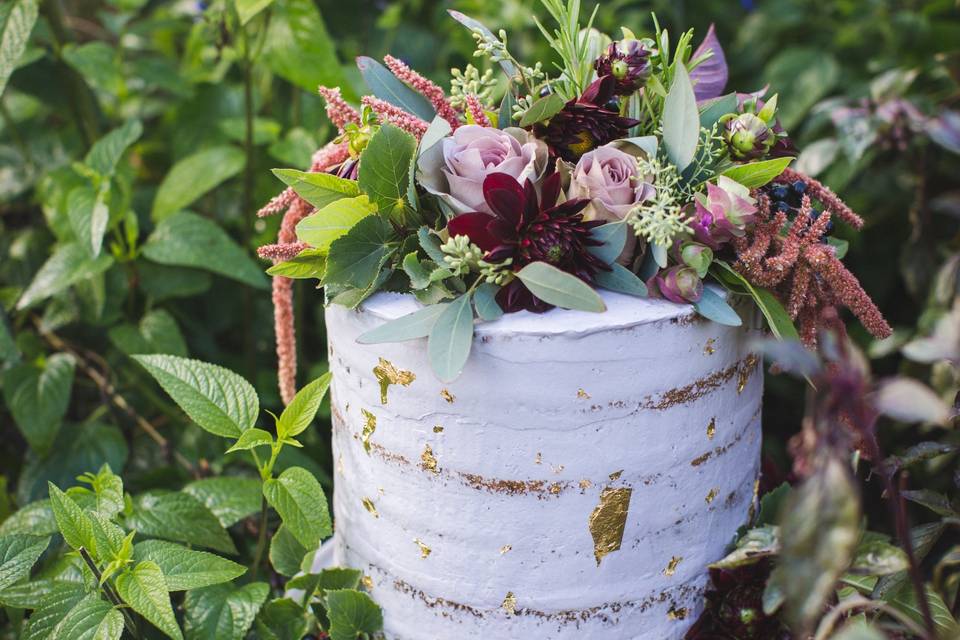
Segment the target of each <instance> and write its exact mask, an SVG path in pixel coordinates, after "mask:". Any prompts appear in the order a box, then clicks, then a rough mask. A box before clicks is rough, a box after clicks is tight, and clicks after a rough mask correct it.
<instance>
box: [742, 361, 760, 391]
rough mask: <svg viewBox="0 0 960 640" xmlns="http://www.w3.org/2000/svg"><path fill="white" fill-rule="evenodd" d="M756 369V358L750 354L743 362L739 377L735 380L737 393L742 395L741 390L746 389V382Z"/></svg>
mask: <svg viewBox="0 0 960 640" xmlns="http://www.w3.org/2000/svg"><path fill="white" fill-rule="evenodd" d="M756 368H757V356H756V354H753V353H751V354H750V355H749V356H747V358H746V359H745V360H744V361H743V366H742V367H741V368H740V376H739V378H738V379H737V393H743V390H744V389H745V388H746V387H747V381H748V380H750V376H751V375H753V370H754V369H756Z"/></svg>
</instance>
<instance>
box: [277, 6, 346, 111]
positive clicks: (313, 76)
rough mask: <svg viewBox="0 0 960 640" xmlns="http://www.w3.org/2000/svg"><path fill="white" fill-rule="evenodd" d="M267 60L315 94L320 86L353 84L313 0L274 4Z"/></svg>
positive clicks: (288, 79)
mask: <svg viewBox="0 0 960 640" xmlns="http://www.w3.org/2000/svg"><path fill="white" fill-rule="evenodd" d="M272 11H273V15H272V16H271V18H270V27H269V29H268V30H267V37H266V47H265V51H264V54H263V59H264V61H265V62H266V64H267V66H268V67H269V68H270V70H271V71H273V73H275V74H277V75H278V76H280V77H281V78H283V79H284V80H286V81H287V82H290V83H292V84H295V85H297V86H298V87H300V88H301V89H304V90H305V91H308V92H309V93H310V94H314V95H315V93H316V91H317V87H318V86H320V85H323V86H326V87H344V93H345V94H346V97H347V98H348V99H350V98H351V97H352V93H353V92H352V91H351V90H350V88H349V87H350V85H349V83H348V82H347V81H346V78H345V77H344V73H343V70H342V68H341V65H340V61H339V60H338V59H337V51H336V44H335V43H336V40H335V39H334V38H331V37H330V34H329V32H328V31H327V26H326V24H325V23H324V20H323V17H322V16H321V14H320V12H319V11H318V9H317V5H316V4H315V3H313V2H311V1H310V0H286V1H285V2H281V3H277V4H275V5H274V6H273V9H272Z"/></svg>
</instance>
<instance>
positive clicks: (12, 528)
mask: <svg viewBox="0 0 960 640" xmlns="http://www.w3.org/2000/svg"><path fill="white" fill-rule="evenodd" d="M18 533H26V534H30V535H38V536H41V535H42V536H46V535H53V534H54V533H57V520H56V518H54V516H53V509H52V508H51V506H50V500H37V501H36V502H31V503H30V504H28V505H26V506H24V507H22V508H20V509H19V510H17V511H15V512H14V513H12V514H11V515H10V516H9V517H8V518H7V519H6V520H4V521H3V523H0V536H10V535H14V534H18Z"/></svg>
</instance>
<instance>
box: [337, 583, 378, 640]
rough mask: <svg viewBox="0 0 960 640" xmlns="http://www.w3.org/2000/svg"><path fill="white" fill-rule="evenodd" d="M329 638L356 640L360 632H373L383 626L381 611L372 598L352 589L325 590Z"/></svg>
mask: <svg viewBox="0 0 960 640" xmlns="http://www.w3.org/2000/svg"><path fill="white" fill-rule="evenodd" d="M326 602H327V616H329V618H330V640H356V638H357V635H358V634H361V633H365V634H373V633H376V632H377V631H380V630H381V628H382V627H383V612H381V611H380V607H378V606H377V604H376V603H375V602H374V601H373V599H372V598H371V597H370V596H368V595H367V594H365V593H362V592H360V591H354V590H353V589H338V590H333V591H327V594H326Z"/></svg>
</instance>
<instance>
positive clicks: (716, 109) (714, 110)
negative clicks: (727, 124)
mask: <svg viewBox="0 0 960 640" xmlns="http://www.w3.org/2000/svg"><path fill="white" fill-rule="evenodd" d="M736 110H737V94H736V93H728V94H727V95H725V96H720V97H719V98H714V99H713V100H707V101H706V104H704V105H703V106H702V107H701V109H700V126H701V127H704V128H706V129H712V128H713V125H715V124H716V123H717V120H719V119H720V118H721V117H722V116H725V115H727V114H728V113H735V112H736Z"/></svg>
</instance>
